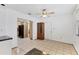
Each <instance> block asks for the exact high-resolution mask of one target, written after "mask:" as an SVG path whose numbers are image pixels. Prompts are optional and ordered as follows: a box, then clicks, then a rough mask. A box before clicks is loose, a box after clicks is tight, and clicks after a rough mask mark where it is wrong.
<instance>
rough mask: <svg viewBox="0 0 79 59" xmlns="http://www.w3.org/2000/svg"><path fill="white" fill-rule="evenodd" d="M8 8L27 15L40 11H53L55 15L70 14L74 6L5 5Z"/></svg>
mask: <svg viewBox="0 0 79 59" xmlns="http://www.w3.org/2000/svg"><path fill="white" fill-rule="evenodd" d="M6 7H8V8H11V9H14V10H16V11H19V12H22V13H24V14H27V13H40V12H41V10H42V9H47V10H49V11H54V12H55V14H72V12H73V10H74V8H75V4H7V6H6Z"/></svg>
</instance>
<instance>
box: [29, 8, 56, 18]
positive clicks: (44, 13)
mask: <svg viewBox="0 0 79 59" xmlns="http://www.w3.org/2000/svg"><path fill="white" fill-rule="evenodd" d="M54 13H55V12H53V11H50V12H49V11H47V9H42V10H41V13H37V14H35V15H39V16H41V17H44V18H45V17H47V16H49V15H51V14H54ZM28 15H33V14H32V13H28Z"/></svg>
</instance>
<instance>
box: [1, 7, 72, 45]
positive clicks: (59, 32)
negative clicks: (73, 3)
mask: <svg viewBox="0 0 79 59" xmlns="http://www.w3.org/2000/svg"><path fill="white" fill-rule="evenodd" d="M4 10H5V9H4ZM2 11H3V10H1V11H0V12H2ZM0 15H1V16H0V18H1V19H5V18H6V23H5V20H0V21H1V22H0V26H1V29H0V31H1V32H2V29H3V28H4V29H3V32H2V33H3V35H4V34H5V33H6V34H7V35H9V36H11V37H13V38H14V39H13V46H17V18H23V19H28V20H32V21H33V33H32V34H33V39H36V38H37V22H39V21H40V19H41V18H36V17H30V16H27V15H25V14H23V13H20V12H17V11H15V10H12V9H8V8H6V14H5V13H4V11H3V12H2V14H0ZM5 15H6V16H5ZM4 24H5V25H4ZM45 24H46V26H45V31H46V33H45V37H46V39H50V40H56V41H61V42H65V43H72V40H73V19H72V16H71V15H56V16H53V15H52V16H51V17H48V18H46V19H45ZM2 27H3V28H2ZM5 28H6V30H5ZM5 31H6V32H5ZM1 35H2V34H1Z"/></svg>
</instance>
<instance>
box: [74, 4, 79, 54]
mask: <svg viewBox="0 0 79 59" xmlns="http://www.w3.org/2000/svg"><path fill="white" fill-rule="evenodd" d="M73 19H74V40H73V45H74V47H75V49H76V51H77V52H78V54H79V36H78V31H79V29H78V27H79V5H76V9H75V11H74V13H73Z"/></svg>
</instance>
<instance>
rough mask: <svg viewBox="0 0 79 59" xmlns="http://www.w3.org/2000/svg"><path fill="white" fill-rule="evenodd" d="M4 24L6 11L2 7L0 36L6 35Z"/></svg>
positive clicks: (0, 7) (0, 9) (0, 12)
mask: <svg viewBox="0 0 79 59" xmlns="http://www.w3.org/2000/svg"><path fill="white" fill-rule="evenodd" d="M5 22H6V10H5V8H4V7H2V6H0V36H3V35H6V29H5V27H6V26H5V25H6V24H5Z"/></svg>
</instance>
